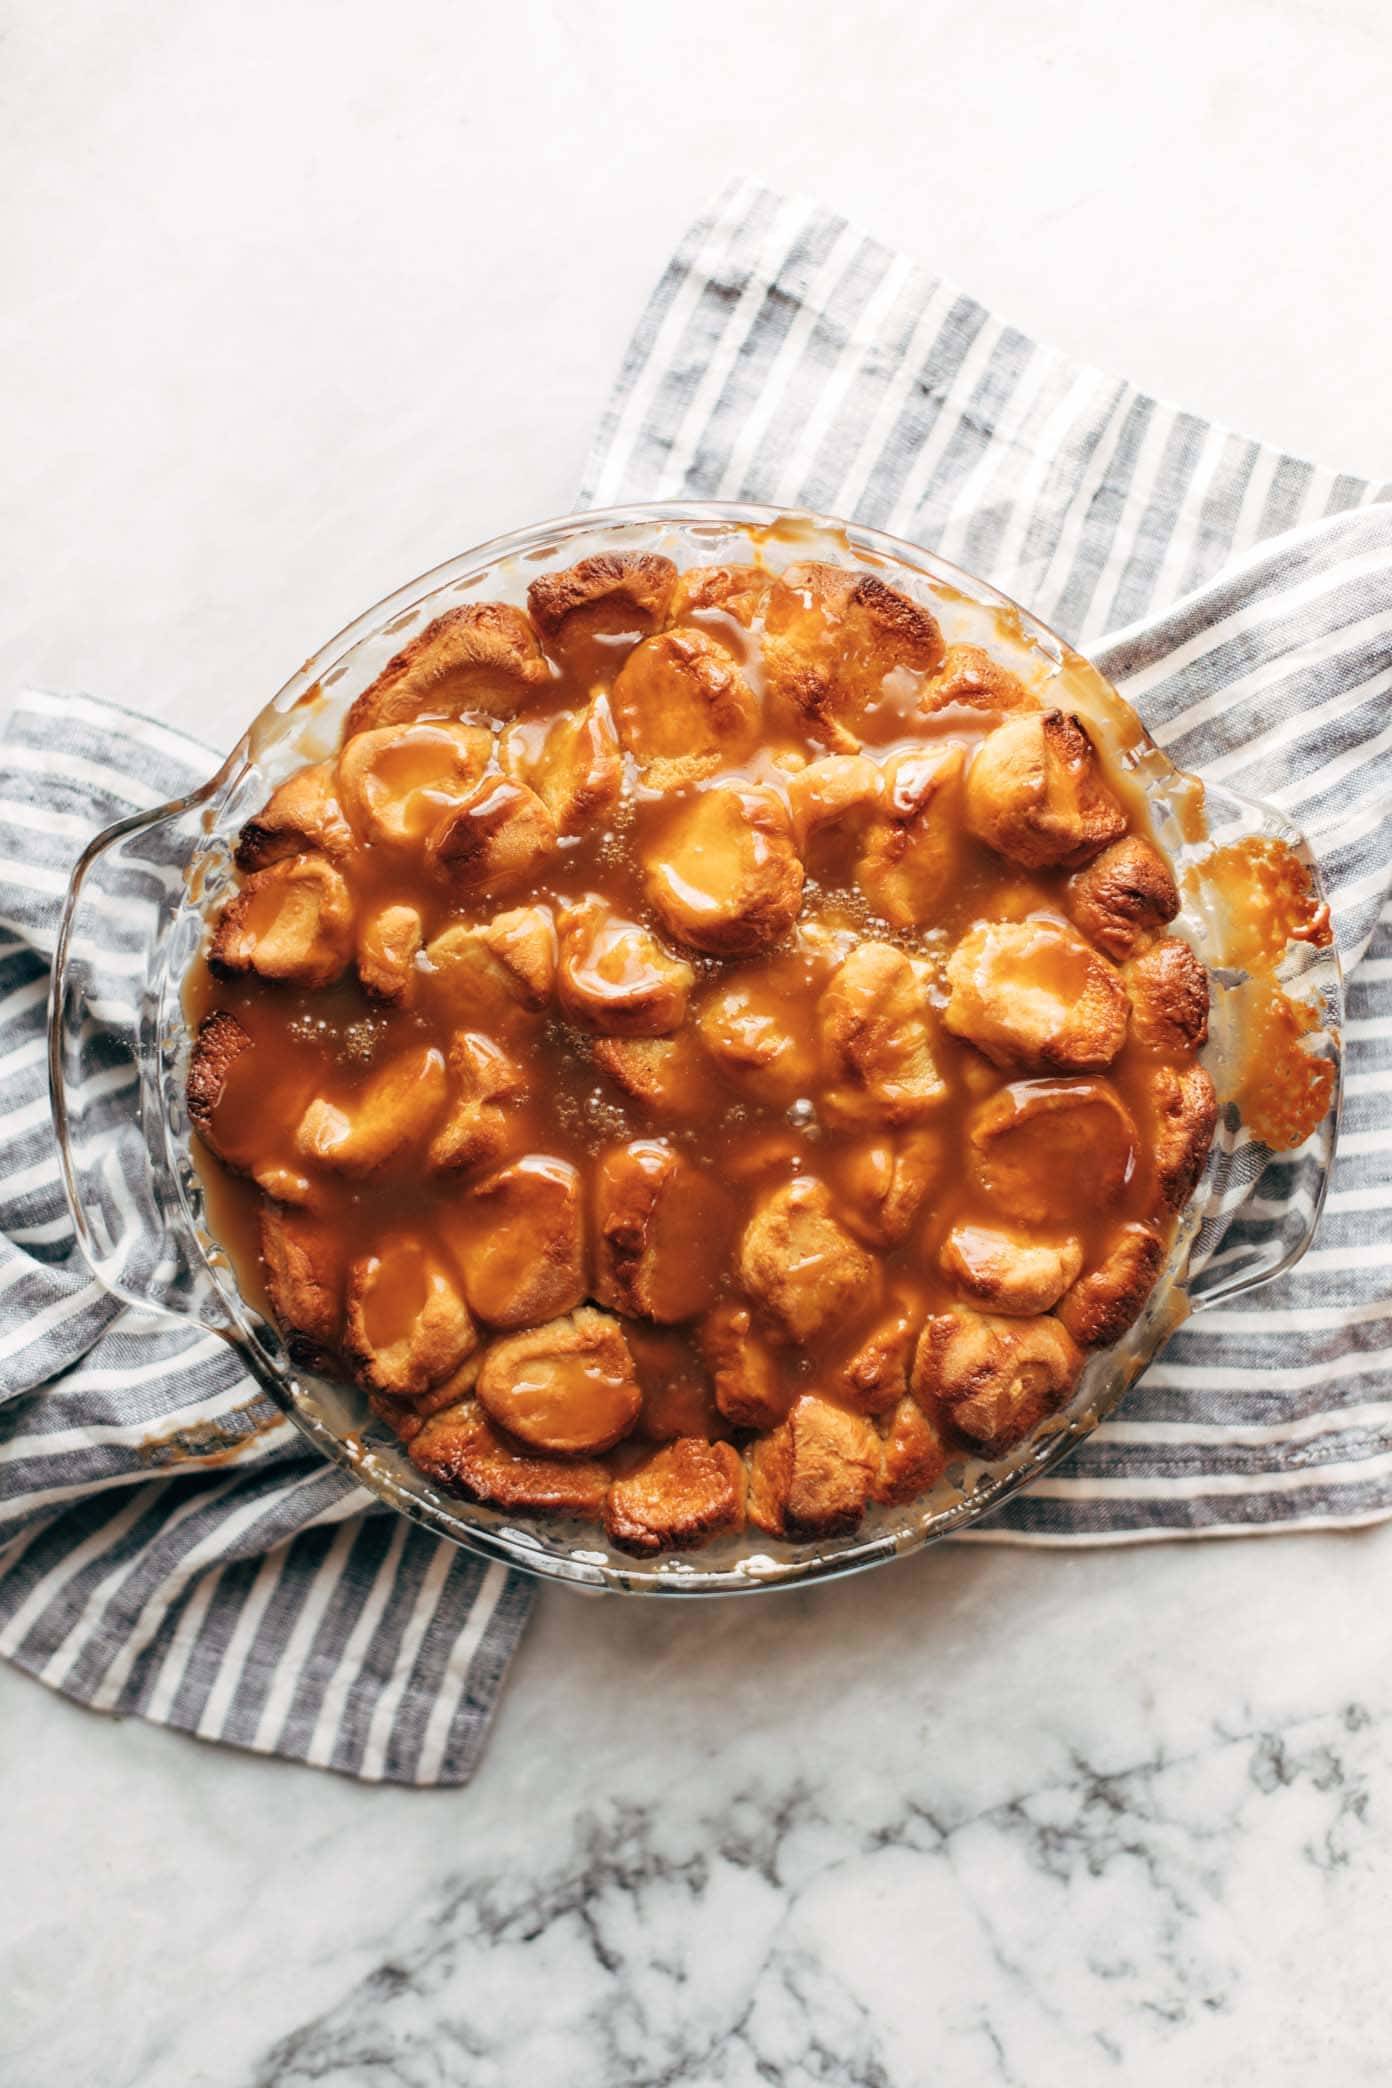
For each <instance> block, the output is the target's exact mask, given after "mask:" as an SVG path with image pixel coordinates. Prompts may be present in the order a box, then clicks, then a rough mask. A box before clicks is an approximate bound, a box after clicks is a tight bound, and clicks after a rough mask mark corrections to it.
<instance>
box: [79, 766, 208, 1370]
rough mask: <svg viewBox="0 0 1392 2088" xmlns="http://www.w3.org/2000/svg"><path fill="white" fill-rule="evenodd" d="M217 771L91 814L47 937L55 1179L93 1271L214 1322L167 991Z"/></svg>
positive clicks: (175, 1025) (190, 940)
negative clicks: (121, 812) (117, 813)
mask: <svg viewBox="0 0 1392 2088" xmlns="http://www.w3.org/2000/svg"><path fill="white" fill-rule="evenodd" d="M218 780H219V779H217V778H215V779H214V782H213V783H210V784H208V785H205V786H204V788H203V789H202V790H199V791H197V792H195V793H194V794H192V795H191V796H189V797H186V798H180V799H177V800H175V801H173V802H172V803H170V804H166V805H161V806H159V807H158V808H157V809H156V810H154V811H153V812H141V813H136V814H135V815H133V816H132V817H131V818H129V819H123V820H120V821H118V822H117V824H116V825H115V826H110V827H107V828H105V829H104V831H103V832H101V833H100V834H98V835H97V836H96V838H95V840H93V841H91V842H90V843H89V844H88V846H87V847H86V848H85V849H84V850H83V853H82V854H81V856H80V857H79V858H78V861H77V864H76V866H75V868H74V870H73V873H72V877H71V880H70V882H69V885H68V892H67V897H66V900H65V902H64V906H63V913H62V918H61V921H60V924H59V930H58V940H57V946H56V949H55V952H54V960H53V977H52V985H51V989H50V996H49V1019H48V1075H49V1099H50V1104H51V1107H52V1112H53V1128H54V1132H55V1134H56V1137H57V1142H58V1162H59V1168H60V1172H61V1177H62V1183H63V1190H64V1194H65V1196H66V1198H67V1203H68V1209H69V1212H70V1213H71V1216H72V1222H73V1228H74V1231H75V1233H76V1235H77V1244H78V1247H79V1249H80V1250H81V1253H82V1256H83V1259H84V1260H85V1261H86V1263H87V1265H88V1267H89V1268H90V1269H91V1271H92V1273H93V1275H94V1276H95V1277H96V1278H97V1280H98V1282H99V1283H101V1284H102V1285H103V1287H104V1288H105V1289H106V1290H108V1291H110V1292H111V1294H112V1295H113V1296H114V1297H116V1298H119V1299H120V1300H121V1301H122V1303H123V1304H126V1305H132V1306H137V1307H139V1308H140V1309H141V1310H143V1311H153V1312H158V1313H162V1314H164V1315H165V1316H167V1317H169V1318H171V1319H175V1320H178V1321H180V1322H188V1321H193V1322H194V1323H196V1324H198V1325H201V1326H203V1327H205V1328H207V1329H208V1331H209V1332H215V1333H227V1332H230V1331H231V1328H230V1323H229V1320H228V1317H227V1313H226V1311H225V1309H224V1308H223V1306H222V1304H221V1302H220V1299H219V1297H218V1293H217V1291H216V1289H215V1287H214V1284H213V1280H212V1277H211V1275H210V1272H209V1269H208V1266H207V1263H206V1261H205V1258H204V1257H205V1249H204V1247H203V1246H202V1244H201V1243H200V1241H199V1239H198V1236H197V1234H196V1232H195V1228H194V1224H193V1221H192V1218H191V1215H190V1212H191V1208H192V1207H193V1205H194V1203H195V1202H196V1201H197V1199H195V1198H193V1197H192V1196H191V1195H190V1193H189V1191H190V1184H189V1183H188V1182H187V1181H186V1179H185V1177H186V1176H187V1174H188V1172H189V1170H190V1162H189V1161H188V1159H187V1153H188V1135H187V1133H188V1126H187V1116H186V1111H185V1108H184V1099H183V1077H182V1076H183V1064H184V1058H185V1055H186V1050H187V1033H186V1027H185V1024H184V1022H183V1019H182V1010H181V1007H180V1003H179V981H180V980H181V979H182V977H183V975H184V972H185V970H186V968H187V965H188V962H189V959H190V958H191V956H192V955H193V949H194V947H195V946H196V942H197V939H198V935H199V933H200V932H201V921H200V918H199V916H198V913H197V909H196V908H190V907H188V906H186V905H184V904H183V901H184V899H185V897H186V894H187V876H188V873H187V865H188V864H189V862H190V861H191V860H192V859H193V857H194V855H195V853H196V846H197V844H198V843H199V842H206V827H205V810H204V808H205V807H206V804H207V801H208V799H209V797H210V796H211V794H212V791H213V789H214V787H215V784H216V782H217V781H218ZM186 945H187V947H186ZM180 1138H182V1153H183V1157H182V1158H181V1157H180V1149H179V1146H178V1144H177V1143H176V1141H177V1140H178V1139H180Z"/></svg>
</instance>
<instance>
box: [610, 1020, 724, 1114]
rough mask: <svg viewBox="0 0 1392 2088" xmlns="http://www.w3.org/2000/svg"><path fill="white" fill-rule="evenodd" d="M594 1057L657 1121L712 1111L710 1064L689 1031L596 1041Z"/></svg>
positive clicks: (612, 1078) (626, 1092) (613, 1079)
mask: <svg viewBox="0 0 1392 2088" xmlns="http://www.w3.org/2000/svg"><path fill="white" fill-rule="evenodd" d="M590 1056H591V1057H592V1058H593V1060H594V1062H595V1064H596V1065H597V1066H598V1067H599V1068H600V1070H601V1071H602V1072H604V1073H607V1074H608V1075H609V1078H610V1079H611V1080H612V1081H615V1082H616V1083H617V1085H618V1086H619V1087H621V1088H622V1089H623V1091H624V1093H625V1094H626V1095H630V1096H632V1098H633V1100H634V1101H635V1102H639V1103H641V1104H642V1106H643V1108H644V1109H646V1110H648V1111H649V1112H650V1113H651V1114H652V1115H653V1116H655V1117H660V1118H663V1119H667V1118H671V1119H673V1120H674V1121H675V1120H680V1119H682V1118H684V1117H695V1116H700V1115H702V1114H703V1113H704V1112H705V1111H706V1110H707V1109H709V1108H710V1106H711V1101H712V1087H713V1083H712V1080H711V1068H710V1061H709V1060H708V1059H707V1057H706V1054H705V1053H704V1051H703V1050H702V1049H701V1046H700V1044H699V1043H698V1041H697V1039H696V1037H695V1036H694V1035H693V1034H692V1032H691V1030H690V1029H683V1030H679V1031H678V1032H677V1034H676V1036H675V1037H596V1039H595V1041H594V1044H593V1045H592V1047H591V1051H590Z"/></svg>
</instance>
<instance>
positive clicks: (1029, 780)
mask: <svg viewBox="0 0 1392 2088" xmlns="http://www.w3.org/2000/svg"><path fill="white" fill-rule="evenodd" d="M966 821H967V825H968V827H969V828H970V830H971V832H972V833H974V834H975V835H976V836H977V838H978V839H979V840H981V841H984V842H986V844H987V845H988V847H991V848H994V849H995V850H996V851H997V852H998V853H999V854H1000V855H1003V856H1007V857H1008V858H1009V860H1010V861H1011V862H1012V863H1022V864H1023V865H1024V867H1025V868H1026V869H1027V870H1043V869H1048V868H1050V867H1051V866H1053V865H1055V864H1058V865H1062V866H1063V867H1065V868H1067V869H1076V868H1077V867H1078V865H1079V864H1081V863H1085V862H1086V861H1087V860H1088V858H1089V856H1094V855H1096V854H1097V853H1098V851H1099V850H1100V849H1103V848H1105V847H1106V846H1107V844H1108V842H1109V841H1117V840H1119V839H1120V838H1121V836H1122V835H1123V834H1124V833H1125V832H1126V814H1125V813H1124V812H1123V811H1122V809H1121V806H1120V805H1119V804H1118V803H1117V801H1116V799H1115V798H1114V797H1113V795H1112V793H1111V791H1110V790H1109V789H1108V788H1107V785H1106V784H1105V782H1104V781H1103V780H1102V771H1101V766H1100V764H1099V762H1098V759H1097V753H1096V750H1095V748H1094V747H1093V744H1092V741H1091V740H1090V739H1089V738H1088V735H1087V733H1086V731H1085V730H1084V729H1083V727H1082V725H1081V724H1080V723H1079V721H1078V720H1077V718H1075V717H1074V716H1073V715H1072V714H1071V712H1068V711H1058V710H1051V711H1039V712H1035V713H1027V714H1026V715H1025V716H1023V717H1018V718H1011V719H1009V720H1007V722H1006V723H1005V724H1004V725H998V726H997V727H996V729H995V731H994V732H992V733H989V734H988V735H987V737H986V738H985V739H984V740H983V741H982V743H981V745H980V746H979V747H978V748H977V750H976V754H975V757H974V758H973V760H972V763H971V766H970V767H969V769H968V770H967V785H966Z"/></svg>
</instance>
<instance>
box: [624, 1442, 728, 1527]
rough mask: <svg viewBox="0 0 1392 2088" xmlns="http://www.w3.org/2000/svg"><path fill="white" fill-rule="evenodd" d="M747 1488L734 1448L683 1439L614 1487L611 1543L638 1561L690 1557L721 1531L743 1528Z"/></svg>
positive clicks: (669, 1444) (656, 1452)
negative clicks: (659, 1555)
mask: <svg viewBox="0 0 1392 2088" xmlns="http://www.w3.org/2000/svg"><path fill="white" fill-rule="evenodd" d="M744 1485H745V1481H744V1466H743V1464H742V1463H741V1462H740V1455H739V1452H738V1451H737V1450H736V1449H735V1448H734V1447H733V1445H732V1444H730V1443H707V1442H703V1441H702V1440H701V1439H700V1438H698V1437H694V1436H679V1437H678V1438H677V1440H676V1441H675V1442H672V1443H668V1444H667V1445H666V1447H665V1448H664V1449H661V1450H658V1451H655V1452H654V1454H653V1455H652V1456H651V1457H650V1458H649V1459H648V1461H647V1463H646V1464H642V1465H639V1467H638V1469H637V1470H636V1471H633V1472H629V1473H627V1474H626V1475H625V1477H623V1478H622V1479H616V1480H615V1481H614V1483H613V1485H612V1486H611V1487H610V1489H609V1497H608V1499H607V1501H606V1502H605V1504H604V1526H605V1528H606V1530H607V1531H608V1532H609V1542H610V1543H611V1544H614V1545H617V1546H618V1548H619V1550H620V1551H625V1552H632V1553H633V1554H634V1555H635V1556H637V1557H644V1556H647V1555H650V1554H652V1553H653V1552H660V1551H689V1550H690V1549H691V1548H692V1546H693V1545H696V1544H704V1542H705V1541H706V1539H707V1538H708V1537H713V1536H715V1534H716V1533H717V1531H720V1530H738V1529H740V1528H742V1527H743V1524H744Z"/></svg>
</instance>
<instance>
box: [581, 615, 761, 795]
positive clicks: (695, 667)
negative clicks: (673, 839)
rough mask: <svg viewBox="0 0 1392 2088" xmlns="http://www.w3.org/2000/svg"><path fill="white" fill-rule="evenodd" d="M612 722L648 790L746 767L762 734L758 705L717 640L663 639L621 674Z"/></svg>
mask: <svg viewBox="0 0 1392 2088" xmlns="http://www.w3.org/2000/svg"><path fill="white" fill-rule="evenodd" d="M614 721H615V723H616V725H617V726H618V729H619V737H620V738H621V739H622V741H623V744H624V746H625V748H626V749H627V750H628V752H629V753H630V754H631V755H632V756H633V757H634V759H635V761H637V763H638V765H639V768H640V769H641V770H642V773H643V781H644V783H645V784H646V785H647V787H648V788H649V789H650V790H671V789H677V788H680V787H681V786H682V785H684V784H687V783H691V782H695V781H697V780H699V778H701V777H702V776H713V775H714V774H715V773H716V771H717V769H720V768H723V767H725V766H727V765H728V764H729V763H731V762H736V761H740V760H742V759H743V758H744V757H745V756H746V755H747V754H748V753H749V752H750V750H751V748H752V747H753V745H754V738H755V735H756V733H757V732H758V729H759V704H758V699H757V698H756V697H755V694H754V691H753V690H752V689H751V688H750V686H749V684H748V682H747V681H746V680H745V678H744V676H743V675H742V674H741V673H740V671H739V668H738V667H737V666H736V665H735V663H734V661H733V660H732V659H731V657H730V654H729V653H728V651H727V650H726V648H725V647H724V646H723V645H721V644H720V642H719V640H718V639H715V638H712V637H711V636H710V635H709V634H708V633H707V632H705V631H697V630H689V629H688V630H682V629H678V630H672V631H659V632H658V633H657V634H656V635H655V636H654V637H652V638H645V639H644V640H643V643H642V644H641V645H635V646H634V648H633V650H632V652H631V653H630V654H629V656H628V658H627V659H626V660H625V661H624V663H623V666H622V667H621V668H620V669H619V672H618V674H617V676H616V677H615V680H614Z"/></svg>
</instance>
